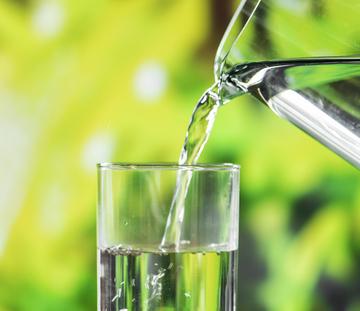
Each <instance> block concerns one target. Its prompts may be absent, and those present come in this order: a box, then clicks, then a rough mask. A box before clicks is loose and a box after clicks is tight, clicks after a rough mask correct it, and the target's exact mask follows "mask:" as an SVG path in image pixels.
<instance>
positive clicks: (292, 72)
mask: <svg viewBox="0 0 360 311" xmlns="http://www.w3.org/2000/svg"><path fill="white" fill-rule="evenodd" d="M359 9H360V2H359V1H357V0H356V1H355V0H349V1H341V0H321V1H313V0H304V1H299V0H243V1H241V3H240V5H239V7H238V9H237V11H236V12H235V14H234V17H233V18H232V20H231V22H230V24H229V27H228V29H227V31H226V33H225V35H224V37H223V39H222V41H221V43H220V46H219V48H218V52H217V55H216V58H215V68H214V69H215V77H216V81H218V85H219V89H220V94H221V97H222V101H223V102H226V101H227V100H229V99H231V98H234V97H238V96H241V95H243V94H244V93H249V94H251V95H253V96H254V97H256V98H257V99H259V100H260V101H262V102H263V103H264V104H266V105H267V106H268V107H269V108H270V109H271V110H272V111H273V112H275V113H276V114H277V115H279V116H280V117H282V118H284V119H287V120H288V121H290V122H292V123H293V124H295V125H296V126H297V127H299V128H300V129H302V130H303V131H305V132H306V133H308V134H309V135H311V136H313V137H314V138H315V139H316V140H318V141H319V142H321V143H323V144H324V145H325V146H327V147H328V148H329V149H331V150H332V151H334V152H336V153H337V154H338V155H340V156H341V157H343V158H344V159H346V160H348V161H349V162H350V163H352V164H353V165H355V166H356V167H358V168H360V131H359V129H360V102H359V94H360V46H359V44H358V43H359V38H360V33H359V30H358V29H359V26H360V22H359V19H358V12H359Z"/></svg>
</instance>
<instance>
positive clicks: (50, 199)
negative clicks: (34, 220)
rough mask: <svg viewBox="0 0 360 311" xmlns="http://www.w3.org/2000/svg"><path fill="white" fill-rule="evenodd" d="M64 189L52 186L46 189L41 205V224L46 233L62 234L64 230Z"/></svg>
mask: <svg viewBox="0 0 360 311" xmlns="http://www.w3.org/2000/svg"><path fill="white" fill-rule="evenodd" d="M64 206H65V197H64V189H63V188H61V187H59V186H54V185H52V186H50V187H49V188H48V189H44V191H43V196H42V202H41V205H40V208H41V214H40V217H41V219H40V222H41V224H42V227H43V228H44V229H45V231H46V232H48V233H50V234H56V233H61V231H62V230H63V229H64V222H65V219H64V212H65V208H64Z"/></svg>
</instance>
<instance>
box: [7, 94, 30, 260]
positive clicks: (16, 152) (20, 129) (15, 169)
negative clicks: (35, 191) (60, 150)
mask: <svg viewBox="0 0 360 311" xmlns="http://www.w3.org/2000/svg"><path fill="white" fill-rule="evenodd" d="M0 102H1V106H0V162H1V163H2V168H1V174H0V256H1V254H2V252H3V251H4V249H5V246H6V242H7V239H8V235H9V232H10V229H11V225H12V224H13V222H14V221H15V218H16V216H17V215H18V213H19V210H20V208H21V205H22V203H23V198H24V195H25V191H26V183H27V181H28V178H29V170H30V168H31V166H30V163H31V159H32V156H33V148H34V142H35V141H34V138H35V136H34V132H35V131H34V127H33V126H32V124H31V121H30V119H29V118H27V117H26V116H24V115H22V114H21V111H18V110H17V109H16V108H15V107H19V106H21V105H25V103H21V102H20V99H19V98H18V97H17V96H16V95H15V94H10V93H4V92H0Z"/></svg>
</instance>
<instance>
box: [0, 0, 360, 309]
mask: <svg viewBox="0 0 360 311" xmlns="http://www.w3.org/2000/svg"><path fill="white" fill-rule="evenodd" d="M219 2H221V1H205V0H199V1H191V0H181V1H179V0H178V1H169V0H138V1H120V0H118V1H115V0H107V1H94V0H87V1H85V0H77V1H70V0H63V1H60V0H59V1H55V0H53V1H35V0H16V1H15V0H13V1H10V0H0V127H1V135H0V144H1V149H0V150H1V151H0V160H1V162H2V164H3V168H2V174H0V311H16V310H38V311H41V310H94V309H95V308H96V217H95V215H96V212H95V210H96V169H95V163H96V162H99V161H129V162H136V161H140V162H159V161H173V162H174V161H176V160H177V158H178V155H179V152H180V149H181V144H182V141H183V139H184V134H185V130H186V127H187V122H188V119H189V117H190V114H191V111H192V109H193V107H194V105H195V101H196V99H197V98H198V97H199V96H200V95H201V93H202V91H203V90H204V89H205V88H207V87H208V86H209V85H210V83H211V82H212V62H213V57H214V55H215V50H216V44H217V42H218V40H219V39H220V38H219V35H220V34H221V33H222V31H223V30H224V29H221V31H220V30H219V27H223V26H225V25H226V23H227V21H228V18H229V16H228V15H229V14H231V13H229V12H231V11H232V6H231V5H230V4H225V3H224V4H222V5H223V6H225V5H226V6H227V9H224V10H219V9H218V8H219V7H220V6H219ZM318 10H319V7H316V12H318ZM215 21H216V22H215ZM214 29H217V31H216V32H214ZM329 31H331V30H330V29H329ZM202 162H235V163H240V164H241V165H242V173H241V174H242V186H241V194H242V200H241V215H242V216H241V225H240V227H241V235H240V291H239V299H240V309H241V310H276V311H281V310H351V311H354V310H360V294H359V293H360V281H359V280H360V265H359V262H360V191H359V189H360V179H359V173H358V171H357V170H356V169H354V168H353V167H351V166H350V165H349V164H347V163H345V162H344V161H343V160H341V159H340V158H338V157H337V156H336V155H334V154H332V153H331V152H330V151H328V150H327V149H325V148H324V147H322V146H321V145H320V144H318V143H317V142H315V141H314V140H312V139H311V138H309V137H307V136H306V135H305V134H303V133H302V132H300V131H299V130H297V129H295V128H294V127H292V126H291V125H289V124H288V123H286V122H285V121H282V120H280V119H279V118H277V117H276V116H274V115H273V114H272V113H271V112H270V111H269V110H267V109H266V108H265V107H263V106H262V105H259V103H257V102H255V101H254V100H252V99H249V98H242V99H238V100H235V101H234V102H233V103H232V104H230V105H227V106H226V107H225V108H223V109H222V110H221V111H220V112H219V116H218V120H217V122H216V124H215V128H214V131H213V135H212V136H211V138H210V141H209V144H208V146H207V147H206V148H205V151H204V155H203V157H202Z"/></svg>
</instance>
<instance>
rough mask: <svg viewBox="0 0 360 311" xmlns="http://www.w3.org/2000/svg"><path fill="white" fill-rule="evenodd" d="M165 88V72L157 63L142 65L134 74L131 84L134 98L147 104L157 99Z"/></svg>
mask: <svg viewBox="0 0 360 311" xmlns="http://www.w3.org/2000/svg"><path fill="white" fill-rule="evenodd" d="M166 86H167V74H166V70H165V68H164V67H163V66H162V65H161V64H159V63H155V62H149V63H144V64H142V65H140V66H139V68H138V69H137V71H136V72H135V77H134V82H133V87H134V92H135V96H136V97H137V98H138V99H140V100H142V101H144V102H148V103H149V102H152V101H155V100H157V99H159V98H160V97H161V96H162V95H163V93H164V91H165V89H166Z"/></svg>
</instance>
